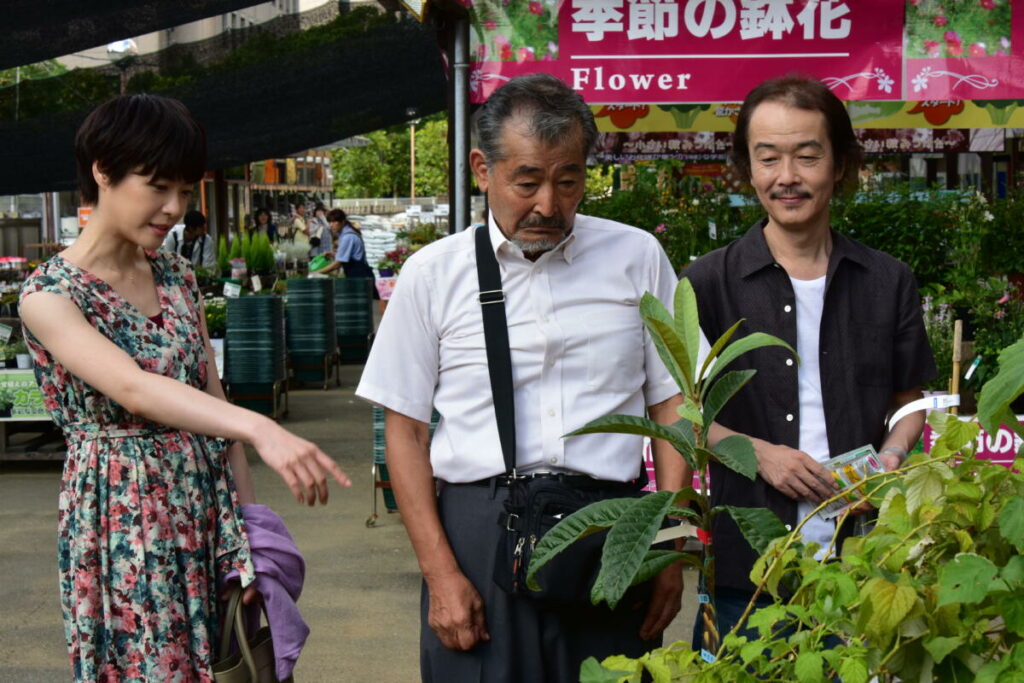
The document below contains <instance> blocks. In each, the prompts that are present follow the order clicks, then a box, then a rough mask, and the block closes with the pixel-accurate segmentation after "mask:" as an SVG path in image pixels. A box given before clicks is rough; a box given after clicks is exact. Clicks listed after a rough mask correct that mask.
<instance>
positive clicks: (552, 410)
mask: <svg viewBox="0 0 1024 683" xmlns="http://www.w3.org/2000/svg"><path fill="white" fill-rule="evenodd" d="M548 415H550V416H551V417H554V416H555V409H554V408H549V409H548Z"/></svg>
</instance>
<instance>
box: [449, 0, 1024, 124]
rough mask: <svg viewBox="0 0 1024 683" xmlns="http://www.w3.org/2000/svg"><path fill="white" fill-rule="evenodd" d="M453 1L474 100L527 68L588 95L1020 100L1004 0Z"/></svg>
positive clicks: (1018, 34)
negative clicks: (820, 90) (781, 89)
mask: <svg viewBox="0 0 1024 683" xmlns="http://www.w3.org/2000/svg"><path fill="white" fill-rule="evenodd" d="M461 2H463V4H465V5H467V7H468V8H469V9H470V14H471V17H472V19H473V26H474V30H475V36H474V37H475V43H474V45H475V49H474V54H473V59H474V60H475V61H474V65H473V69H472V71H471V80H470V87H471V95H472V98H473V101H475V102H482V101H484V100H486V98H487V96H488V95H489V94H490V93H491V92H493V90H494V89H495V88H497V87H498V86H500V85H501V83H503V82H505V81H507V80H508V79H510V78H512V77H513V76H517V75H521V74H525V73H534V72H538V71H543V72H548V73H552V74H554V75H556V76H558V77H559V78H561V79H563V80H564V81H565V82H566V83H568V84H570V85H571V86H572V87H573V88H574V89H575V90H577V91H578V92H580V93H581V94H582V95H583V97H584V98H585V99H586V100H587V102H589V103H592V104H602V103H603V104H630V103H636V104H654V103H658V104H660V103H684V102H730V101H740V100H742V99H743V98H744V97H745V96H746V94H747V93H748V92H749V91H750V90H751V89H752V88H753V87H754V86H756V85H757V84H758V83H760V82H762V81H764V80H766V79H769V78H773V77H777V76H781V75H784V74H786V73H790V72H798V73H802V74H807V75H811V76H814V77H817V78H819V79H821V80H822V81H823V82H824V83H826V84H827V85H828V86H829V87H830V88H832V90H833V91H834V92H835V93H836V94H837V95H839V96H840V97H841V98H843V99H846V100H873V101H881V100H946V99H1017V98H1024V56H1022V55H1024V52H1022V49H1021V48H1022V46H1024V12H1021V11H1020V8H1018V11H1015V12H1011V9H1012V8H1011V4H1010V2H1011V0H970V1H968V0H959V1H956V0H950V1H949V2H945V3H941V4H940V3H939V2H938V1H937V0H907V3H906V4H905V3H903V2H900V1H899V0H539V1H538V0H534V1H531V2H525V1H523V0H517V1H515V2H508V1H507V0H461ZM946 6H948V9H946V8H945V7H946ZM1011 14H1012V22H1011ZM904 45H906V54H904Z"/></svg>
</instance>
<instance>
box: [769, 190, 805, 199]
mask: <svg viewBox="0 0 1024 683" xmlns="http://www.w3.org/2000/svg"><path fill="white" fill-rule="evenodd" d="M768 196H769V197H770V198H771V199H782V198H787V199H810V198H811V193H810V192H807V191H806V190H776V191H775V192H772V193H770V194H769V195H768Z"/></svg>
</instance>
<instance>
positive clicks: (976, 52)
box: [968, 43, 986, 57]
mask: <svg viewBox="0 0 1024 683" xmlns="http://www.w3.org/2000/svg"><path fill="white" fill-rule="evenodd" d="M968 52H969V53H970V55H971V56H972V57H984V56H985V54H986V53H985V43H973V44H972V45H971V47H970V49H969V50H968Z"/></svg>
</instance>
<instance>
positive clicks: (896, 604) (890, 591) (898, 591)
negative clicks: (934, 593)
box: [861, 577, 917, 642]
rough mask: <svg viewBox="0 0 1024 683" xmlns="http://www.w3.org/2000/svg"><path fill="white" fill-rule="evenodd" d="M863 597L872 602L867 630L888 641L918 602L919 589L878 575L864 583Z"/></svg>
mask: <svg viewBox="0 0 1024 683" xmlns="http://www.w3.org/2000/svg"><path fill="white" fill-rule="evenodd" d="M861 597H862V598H863V599H864V600H866V601H868V602H869V603H870V604H871V611H870V617H869V618H868V621H867V624H866V625H865V626H866V630H867V631H868V633H870V634H873V635H875V636H877V637H878V638H880V639H881V640H882V641H884V642H888V640H889V638H890V637H891V636H892V635H893V634H894V633H895V631H896V627H898V626H899V625H900V622H902V621H903V619H904V618H906V616H907V615H908V614H909V613H910V610H911V609H912V608H913V607H914V603H915V602H917V591H915V590H914V589H913V588H911V587H910V586H901V585H898V584H895V583H893V582H892V581H887V580H886V579H883V578H879V577H876V578H873V579H870V580H869V581H868V582H867V583H866V584H864V587H863V588H862V589H861Z"/></svg>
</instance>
